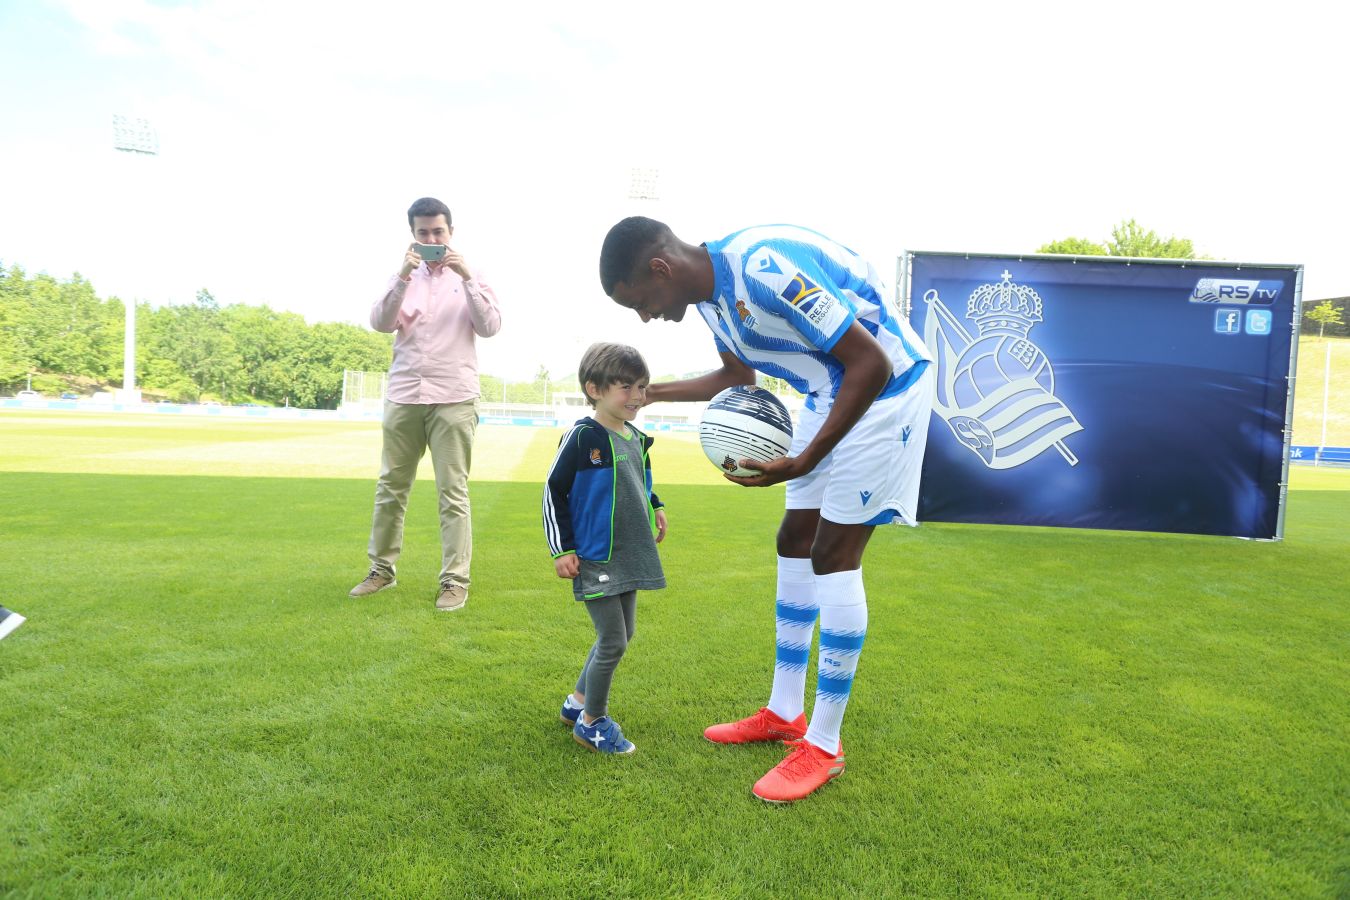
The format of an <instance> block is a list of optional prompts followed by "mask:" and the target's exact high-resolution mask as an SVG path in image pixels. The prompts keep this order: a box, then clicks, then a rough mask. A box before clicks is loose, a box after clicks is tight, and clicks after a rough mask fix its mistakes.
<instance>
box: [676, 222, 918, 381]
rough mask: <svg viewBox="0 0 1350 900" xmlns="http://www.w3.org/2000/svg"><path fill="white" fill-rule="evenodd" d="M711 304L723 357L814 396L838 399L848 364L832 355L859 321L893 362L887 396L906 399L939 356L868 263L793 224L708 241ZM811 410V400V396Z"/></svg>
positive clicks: (706, 312) (707, 310) (705, 307)
mask: <svg viewBox="0 0 1350 900" xmlns="http://www.w3.org/2000/svg"><path fill="white" fill-rule="evenodd" d="M704 246H705V247H707V249H708V255H709V256H710V257H711V258H712V264H713V273H714V276H715V278H716V288H715V290H714V292H713V298H712V299H711V300H706V301H704V302H702V303H699V304H698V311H699V313H700V314H701V315H702V316H703V321H705V322H707V323H708V327H709V328H711V329H712V332H713V339H714V340H715V341H716V343H717V349H718V351H719V352H723V351H730V352H732V353H734V354H736V356H737V357H739V358H740V360H741V361H742V362H744V363H745V364H746V365H749V366H751V367H752V368H755V369H758V370H759V371H761V372H763V373H764V374H766V375H772V376H773V377H775V378H782V379H784V380H786V381H787V382H788V383H789V384H791V385H792V386H793V387H794V388H796V389H797V390H798V391H800V392H801V393H803V394H806V395H807V396H808V398H810V397H822V398H825V397H829V398H833V397H834V395H835V394H836V393H837V392H838V390H839V386H840V384H842V383H843V379H844V367H843V364H841V363H840V362H839V360H837V359H835V358H834V357H833V356H831V355H830V352H829V351H830V349H831V348H832V347H834V345H835V344H836V343H837V342H838V341H839V338H840V337H842V336H843V334H844V332H845V331H847V330H848V327H849V326H850V325H852V324H853V323H854V322H859V323H861V324H862V326H863V327H864V328H866V329H867V330H868V332H869V333H870V334H871V335H872V336H873V337H875V338H876V339H877V341H878V343H880V344H881V348H882V349H883V350H885V351H886V355H887V356H889V357H890V359H891V362H892V364H893V365H892V371H891V380H890V381H889V382H887V384H886V388H885V389H884V390H883V391H882V392H881V395H880V396H881V397H893V396H895V395H897V394H900V393H903V392H904V391H905V389H906V388H908V387H909V386H910V385H911V384H913V383H914V382H915V381H917V380H918V377H919V375H921V374H922V373H923V370H924V368H925V366H924V365H921V364H920V363H922V362H924V361H927V362H931V361H932V359H933V357H932V356H931V355H930V354H929V352H928V348H927V347H925V346H924V344H923V341H922V340H921V339H920V338H919V335H918V334H917V333H915V331H914V329H913V328H912V327H910V324H909V322H907V321H905V320H904V319H901V318H900V315H899V313H897V312H896V309H895V304H894V303H893V302H892V301H891V300H890V299H889V298H888V297H887V296H886V289H885V286H884V285H883V284H882V281H881V278H880V277H879V276H878V275H877V273H876V270H875V269H873V268H872V266H871V265H870V264H869V263H868V262H867V260H865V259H863V258H862V257H860V256H858V254H856V253H854V252H853V251H852V250H849V249H848V248H847V247H845V246H843V245H842V244H837V243H835V242H834V241H832V240H830V239H829V238H827V237H825V236H824V235H822V234H818V233H816V232H814V231H811V230H810V229H807V228H799V227H797V226H795V225H759V226H755V227H753V228H746V229H744V230H743V231H738V232H736V233H735V234H731V235H728V236H727V237H725V238H723V239H721V240H720V241H708V242H707V243H706V244H705V245H704ZM808 404H809V400H808Z"/></svg>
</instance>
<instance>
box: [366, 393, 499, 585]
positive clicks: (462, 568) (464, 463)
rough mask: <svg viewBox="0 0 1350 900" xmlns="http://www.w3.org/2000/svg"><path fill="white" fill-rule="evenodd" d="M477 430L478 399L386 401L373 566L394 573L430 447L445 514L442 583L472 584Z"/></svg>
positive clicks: (372, 533) (372, 534)
mask: <svg viewBox="0 0 1350 900" xmlns="http://www.w3.org/2000/svg"><path fill="white" fill-rule="evenodd" d="M477 428H478V401H476V400H465V401H463V402H461V403H436V404H420V403H391V402H389V401H388V400H386V401H385V403H384V448H383V450H382V451H381V453H380V480H379V481H378V482H377V483H376V485H375V516H374V521H373V522H372V523H371V527H370V548H369V551H368V555H369V557H370V564H371V567H372V568H374V569H378V570H380V571H381V572H384V573H386V574H388V575H393V574H394V572H395V569H394V566H395V564H396V563H397V562H398V557H399V553H400V552H401V551H402V549H403V516H404V513H405V512H407V509H408V494H409V493H411V491H412V486H413V481H414V480H415V479H416V478H417V464H418V463H419V462H420V461H421V459H422V454H424V453H426V451H427V448H428V447H430V448H431V466H432V469H433V470H434V471H435V473H436V492H437V494H438V495H439V497H440V513H441V584H442V585H449V584H457V585H460V586H461V587H464V588H466V589H467V588H468V587H469V559H470V557H472V556H473V526H472V522H471V521H470V517H469V467H470V465H471V463H472V461H473V436H474V432H475V431H476V430H477Z"/></svg>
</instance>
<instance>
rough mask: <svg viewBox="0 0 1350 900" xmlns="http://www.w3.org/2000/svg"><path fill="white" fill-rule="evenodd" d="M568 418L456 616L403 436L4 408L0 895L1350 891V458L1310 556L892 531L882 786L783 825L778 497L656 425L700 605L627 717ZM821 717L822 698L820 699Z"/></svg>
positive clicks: (867, 681)
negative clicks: (553, 549)
mask: <svg viewBox="0 0 1350 900" xmlns="http://www.w3.org/2000/svg"><path fill="white" fill-rule="evenodd" d="M557 434H558V433H557V432H555V431H550V430H533V429H511V428H486V427H485V428H483V429H482V430H481V431H480V439H479V443H478V449H477V452H476V463H475V474H474V482H473V488H472V490H473V503H474V526H475V527H474V530H475V558H474V586H473V589H472V594H471V598H470V601H469V605H468V607H467V608H466V609H465V610H464V611H463V612H461V613H456V614H449V615H447V614H438V613H435V612H434V611H433V610H432V592H433V589H434V587H435V579H436V572H437V570H438V565H439V560H438V555H439V549H438V538H437V528H436V521H435V520H436V516H435V513H434V490H433V489H432V485H431V484H430V483H429V482H422V483H419V485H418V487H417V489H416V490H415V491H414V492H413V496H412V502H411V508H410V510H409V520H408V530H407V536H406V541H405V548H404V557H403V562H402V564H401V566H400V572H399V586H398V587H397V588H395V589H393V590H391V591H388V592H385V593H383V594H380V595H378V596H376V597H374V598H371V599H368V600H365V601H359V602H358V601H352V600H349V599H348V598H347V597H346V592H347V590H348V589H349V588H350V587H351V586H352V584H354V583H355V582H356V581H357V580H359V579H360V577H361V576H362V575H363V574H364V565H365V553H364V549H365V541H366V537H367V533H368V528H369V523H370V508H371V501H372V498H373V490H374V478H373V473H374V469H375V466H376V462H377V457H378V449H379V433H378V426H376V425H371V424H338V423H332V424H324V423H298V424H293V425H292V424H264V423H257V422H240V423H230V422H225V421H218V420H207V419H202V420H186V419H175V420H173V421H167V420H163V419H157V418H152V417H136V416H128V417H122V418H104V417H94V418H91V417H84V416H74V415H65V414H56V413H46V414H20V413H17V412H16V413H10V412H4V413H0V573H3V580H0V603H3V604H4V605H6V606H9V607H11V608H13V609H17V610H19V611H21V612H22V613H24V614H25V615H27V616H28V617H29V621H28V622H27V623H26V624H25V625H23V627H21V628H20V629H19V630H18V631H16V632H15V633H14V634H12V635H11V636H10V637H8V638H6V639H5V640H4V641H0V835H3V840H0V896H16V897H42V898H47V897H66V896H110V897H111V896H115V897H127V896H145V897H194V898H195V897H204V896H230V897H331V896H343V897H345V896H397V897H403V896H437V897H446V896H453V897H459V896H484V897H537V896H560V897H583V896H584V897H593V896H607V897H613V896H642V897H646V896H698V897H785V896H792V897H812V896H857V897H881V896H933V895H948V896H969V895H985V896H991V895H992V896H1026V897H1043V896H1060V897H1081V896H1093V897H1098V896H1100V897H1131V898H1133V897H1199V896H1242V897H1248V896H1258V897H1261V896H1264V897H1344V896H1346V895H1347V894H1348V893H1350V813H1348V812H1347V809H1348V808H1350V752H1347V747H1348V745H1350V740H1348V739H1350V706H1348V705H1347V701H1346V697H1347V688H1348V687H1350V611H1348V610H1347V604H1346V585H1347V584H1350V527H1347V526H1350V472H1344V471H1339V472H1338V471H1328V470H1325V469H1320V470H1313V469H1310V468H1295V469H1294V470H1293V472H1292V475H1293V484H1292V489H1291V491H1290V494H1289V507H1288V516H1287V524H1286V538H1285V540H1284V541H1283V542H1279V543H1257V542H1250V541H1240V540H1234V539H1221V538H1207V537H1187V536H1171V535H1157V534H1137V533H1120V532H1094V531H1080V530H1071V529H1037V528H1007V527H993V526H960V525H941V524H929V525H925V526H923V527H922V528H919V529H915V530H911V529H900V528H889V529H882V530H879V531H878V533H877V535H876V537H875V538H874V540H873V544H872V548H871V550H870V551H869V555H868V559H867V566H866V568H865V573H866V583H867V586H868V593H869V606H870V625H869V632H868V639H867V646H866V649H865V652H864V653H863V656H862V660H861V665H860V670H859V676H858V681H857V684H856V686H855V688H854V693H853V698H852V701H851V703H850V706H849V710H848V716H847V718H846V720H845V724H844V741H845V746H846V749H847V751H848V766H849V768H848V771H847V772H846V773H845V774H844V776H843V777H842V778H840V779H838V780H837V781H836V782H834V783H833V784H831V785H828V786H827V787H825V788H824V789H823V790H822V791H821V792H820V793H818V794H817V795H815V796H814V797H812V798H810V799H809V800H807V801H805V802H803V803H799V804H796V805H795V806H792V807H787V808H778V807H771V806H766V805H764V804H761V803H760V802H758V801H756V800H755V799H754V798H752V797H751V795H750V786H751V784H752V783H753V782H754V780H755V779H756V778H758V777H759V776H760V775H761V774H763V773H764V772H765V771H766V770H767V769H768V768H770V767H771V766H772V765H773V764H774V763H776V762H777V761H778V759H780V758H781V753H780V752H779V748H775V747H772V746H750V747H741V748H729V747H718V746H714V745H712V744H709V743H707V742H706V741H704V740H703V739H702V737H701V732H702V729H703V727H704V726H706V725H707V724H709V723H710V722H713V721H716V720H719V719H722V718H726V717H732V716H737V715H741V714H744V713H747V712H751V711H753V710H754V709H755V708H756V707H757V706H759V705H760V704H761V703H763V702H764V701H765V699H766V698H767V691H768V685H769V674H770V668H771V666H772V658H773V642H774V637H773V630H772V616H771V609H772V604H773V595H772V576H773V566H774V555H773V534H774V532H775V530H776V527H777V520H778V516H779V514H780V504H781V501H782V497H781V492H780V490H766V491H747V490H743V489H740V488H736V487H734V486H732V485H729V484H726V483H724V482H720V480H719V479H718V477H717V474H716V472H715V471H713V470H712V468H711V467H710V466H709V465H708V464H707V462H706V461H705V460H703V459H702V457H701V454H700V453H699V450H698V448H697V445H696V444H695V443H693V442H692V441H691V440H689V439H664V438H663V439H659V440H658V443H657V445H656V448H655V451H654V453H655V455H654V459H655V464H656V474H657V480H658V483H659V484H660V485H661V486H662V494H663V496H664V497H665V499H666V500H667V502H668V503H669V507H670V521H671V533H670V537H669V540H668V541H667V542H666V543H665V544H663V545H662V547H663V556H664V559H665V564H666V570H667V575H668V577H669V581H670V585H671V586H670V588H668V589H667V590H665V591H661V592H652V593H649V594H644V595H643V596H642V597H641V599H640V601H639V615H638V622H639V624H638V635H637V638H636V640H635V641H634V643H633V644H632V646H631V648H630V651H629V655H628V657H627V658H625V660H624V662H623V664H622V665H621V666H620V668H619V671H618V674H617V677H616V679H615V684H614V693H613V695H612V698H611V708H612V711H613V713H614V715H615V716H616V718H618V719H619V721H621V722H622V723H623V725H624V729H625V732H626V733H627V734H628V735H629V736H630V737H631V738H632V739H633V740H634V741H635V742H636V743H637V745H638V752H637V754H636V755H635V756H633V757H631V758H627V759H611V758H602V757H599V756H597V755H594V754H589V753H586V752H585V751H584V750H583V749H582V748H580V747H578V746H577V745H576V744H575V743H574V742H573V741H572V739H571V737H570V735H569V734H568V733H567V731H566V729H564V727H563V726H562V725H561V724H559V723H558V721H557V707H558V705H559V703H560V702H561V699H562V697H563V694H564V693H565V692H566V690H567V689H568V688H570V686H571V683H572V681H573V680H574V679H575V677H576V671H577V668H578V667H579V665H580V663H581V661H582V657H583V654H584V652H585V651H586V649H587V647H588V646H589V643H590V641H591V638H592V632H591V627H590V622H589V620H588V619H587V617H586V616H585V614H584V612H583V611H582V610H581V609H580V608H578V606H577V605H576V604H575V603H574V602H573V601H572V600H571V599H570V595H569V592H568V590H567V588H566V585H565V584H564V583H562V582H560V581H559V580H558V579H557V578H555V577H554V576H553V574H552V566H551V565H550V563H549V560H548V555H547V552H546V551H545V548H544V545H543V538H542V534H541V530H540V526H539V513H538V502H539V479H540V477H541V475H542V472H543V469H544V467H545V466H546V465H547V462H548V460H549V458H550V456H551V452H552V448H553V445H554V444H555V443H556V440H557ZM808 704H809V701H808Z"/></svg>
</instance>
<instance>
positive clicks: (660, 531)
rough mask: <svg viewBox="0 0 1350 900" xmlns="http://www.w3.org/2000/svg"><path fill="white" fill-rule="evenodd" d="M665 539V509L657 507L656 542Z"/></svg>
mask: <svg viewBox="0 0 1350 900" xmlns="http://www.w3.org/2000/svg"><path fill="white" fill-rule="evenodd" d="M665 539H666V511H665V510H664V509H658V510H657V511H656V542H657V543H658V544H659V543H661V542H662V541H664V540H665Z"/></svg>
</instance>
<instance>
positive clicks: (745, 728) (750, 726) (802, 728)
mask: <svg viewBox="0 0 1350 900" xmlns="http://www.w3.org/2000/svg"><path fill="white" fill-rule="evenodd" d="M805 734H806V713H802V714H801V715H800V716H798V717H797V718H795V719H793V720H792V721H791V722H789V721H788V720H787V719H782V718H779V717H778V715H776V714H775V713H772V712H770V711H769V708H768V707H767V706H765V707H763V708H761V709H760V711H759V712H757V713H755V714H754V715H753V716H750V717H749V718H747V719H741V720H740V721H739V722H723V723H722V724H721V725H712V726H710V727H708V728H707V729H705V730H704V732H703V736H704V737H705V738H707V739H708V740H710V741H712V742H713V743H714V744H748V743H750V742H752V741H789V740H796V739H798V738H800V737H803V736H804V735H805Z"/></svg>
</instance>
